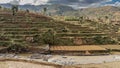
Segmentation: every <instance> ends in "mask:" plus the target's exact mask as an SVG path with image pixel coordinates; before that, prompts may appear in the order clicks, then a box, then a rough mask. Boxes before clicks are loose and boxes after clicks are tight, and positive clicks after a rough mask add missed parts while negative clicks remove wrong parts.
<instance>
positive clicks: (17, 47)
mask: <svg viewBox="0 0 120 68" xmlns="http://www.w3.org/2000/svg"><path fill="white" fill-rule="evenodd" d="M7 50H8V52H15V53H16V52H17V53H22V52H27V51H28V46H26V45H22V44H12V45H11V46H9V47H8V49H7Z"/></svg>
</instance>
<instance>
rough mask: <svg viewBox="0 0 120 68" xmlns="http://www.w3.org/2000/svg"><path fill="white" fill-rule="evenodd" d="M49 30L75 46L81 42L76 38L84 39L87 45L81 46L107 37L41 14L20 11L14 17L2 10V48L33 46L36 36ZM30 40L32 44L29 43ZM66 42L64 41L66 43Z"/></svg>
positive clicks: (0, 18)
mask: <svg viewBox="0 0 120 68" xmlns="http://www.w3.org/2000/svg"><path fill="white" fill-rule="evenodd" d="M48 30H52V31H53V32H54V35H55V36H57V38H62V39H64V40H68V39H69V40H72V41H70V42H72V43H73V44H76V41H78V42H80V41H79V39H78V40H76V41H75V38H78V37H79V38H80V39H81V38H82V42H83V40H84V41H85V43H81V44H87V43H89V41H88V40H89V39H93V38H94V37H96V36H106V34H105V33H103V32H100V31H97V30H96V29H92V28H90V27H86V26H81V25H74V24H69V23H66V22H63V21H56V20H53V19H52V18H50V17H46V16H44V15H41V14H35V13H27V12H25V11H19V12H17V13H16V15H15V16H13V15H12V12H11V11H10V10H0V45H1V46H7V45H9V44H11V43H24V44H27V45H32V43H31V42H32V41H34V38H33V37H34V36H36V35H42V34H44V33H45V32H47V31H48ZM86 39H87V40H86ZM29 40H30V41H31V42H28V41H29ZM74 41H75V42H74ZM91 41H92V40H91ZM65 42H66V41H64V43H65ZM64 43H63V44H64ZM66 43H67V42H66ZM68 44H69V42H68ZM36 45H39V44H36ZM57 45H59V44H57ZM64 45H66V44H64Z"/></svg>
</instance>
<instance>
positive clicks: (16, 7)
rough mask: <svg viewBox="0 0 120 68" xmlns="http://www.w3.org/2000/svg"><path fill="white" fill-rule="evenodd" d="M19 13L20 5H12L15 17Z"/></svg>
mask: <svg viewBox="0 0 120 68" xmlns="http://www.w3.org/2000/svg"><path fill="white" fill-rule="evenodd" d="M17 11H18V5H12V12H13V16H14V15H15V13H16V12H17Z"/></svg>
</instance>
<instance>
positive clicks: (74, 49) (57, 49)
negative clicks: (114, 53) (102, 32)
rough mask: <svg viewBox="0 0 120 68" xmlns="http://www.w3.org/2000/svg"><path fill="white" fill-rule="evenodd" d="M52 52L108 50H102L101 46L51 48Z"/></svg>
mask: <svg viewBox="0 0 120 68" xmlns="http://www.w3.org/2000/svg"><path fill="white" fill-rule="evenodd" d="M50 50H51V51H59V50H61V51H87V50H88V51H92V50H93V51H96V50H106V49H105V48H102V47H100V46H95V45H91V46H51V47H50Z"/></svg>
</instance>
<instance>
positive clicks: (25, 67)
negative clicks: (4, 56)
mask: <svg viewBox="0 0 120 68" xmlns="http://www.w3.org/2000/svg"><path fill="white" fill-rule="evenodd" d="M0 68H56V67H53V66H47V65H40V64H32V63H25V62H15V61H5V62H0Z"/></svg>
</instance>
